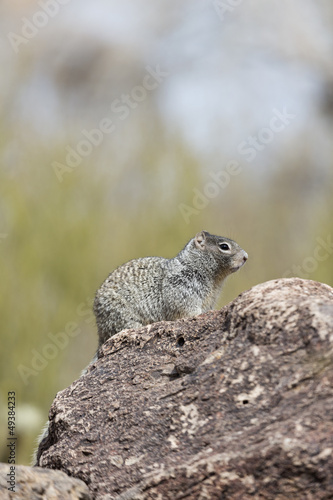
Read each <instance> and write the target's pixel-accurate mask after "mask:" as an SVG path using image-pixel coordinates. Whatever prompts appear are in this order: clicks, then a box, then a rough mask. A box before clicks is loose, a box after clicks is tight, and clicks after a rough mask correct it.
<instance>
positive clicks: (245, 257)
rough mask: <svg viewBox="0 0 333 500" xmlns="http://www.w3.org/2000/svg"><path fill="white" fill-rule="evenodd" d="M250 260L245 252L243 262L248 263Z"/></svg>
mask: <svg viewBox="0 0 333 500" xmlns="http://www.w3.org/2000/svg"><path fill="white" fill-rule="evenodd" d="M248 258H249V256H248V255H247V253H246V252H244V255H243V261H244V262H246V261H247V259H248Z"/></svg>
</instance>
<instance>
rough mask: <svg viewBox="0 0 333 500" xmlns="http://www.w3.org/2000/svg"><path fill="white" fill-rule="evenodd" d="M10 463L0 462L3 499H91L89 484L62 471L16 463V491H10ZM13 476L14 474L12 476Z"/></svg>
mask: <svg viewBox="0 0 333 500" xmlns="http://www.w3.org/2000/svg"><path fill="white" fill-rule="evenodd" d="M9 467H10V466H9V465H8V464H1V463H0V498H1V500H7V499H8V500H9V499H10V500H20V499H22V500H58V499H60V498H61V500H91V498H92V497H91V495H90V493H89V489H88V488H87V486H86V485H85V484H84V483H83V482H82V481H80V480H79V479H74V478H72V477H68V476H67V475H66V474H64V473H63V472H61V471H58V470H48V469H41V468H40V467H34V468H33V467H26V466H25V465H15V480H14V482H15V487H14V488H15V492H13V491H9V490H8V487H9V486H10V484H9V483H7V480H9V479H10V478H9V477H8V476H7V474H9V473H10V469H9ZM12 477H13V476H12Z"/></svg>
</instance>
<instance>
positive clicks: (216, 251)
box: [194, 231, 248, 277]
mask: <svg viewBox="0 0 333 500" xmlns="http://www.w3.org/2000/svg"><path fill="white" fill-rule="evenodd" d="M194 246H195V248H196V249H197V250H199V251H200V252H203V253H208V254H209V255H210V257H211V258H212V259H213V260H214V261H215V262H216V264H217V271H218V274H220V275H221V277H223V276H227V275H228V274H231V273H234V272H236V271H238V269H240V268H241V267H242V266H243V265H244V264H245V262H246V261H247V259H248V255H247V253H246V252H245V250H243V249H242V248H241V247H240V246H239V245H238V244H237V243H236V242H235V241H233V240H230V239H229V238H224V237H223V236H215V235H214V234H210V233H208V232H207V231H201V232H200V233H198V234H196V236H195V237H194Z"/></svg>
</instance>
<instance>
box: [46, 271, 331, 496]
mask: <svg viewBox="0 0 333 500" xmlns="http://www.w3.org/2000/svg"><path fill="white" fill-rule="evenodd" d="M332 345H333V289H332V288H331V287H329V286H328V285H324V284H321V283H317V282H313V281H308V280H301V279H298V278H291V279H281V280H275V281H270V282H267V283H263V284H261V285H258V286H255V287H253V288H252V289H251V290H249V291H246V292H244V293H242V294H241V295H240V296H239V297H237V298H236V299H235V300H234V301H233V302H232V303H231V304H229V305H228V306H226V307H224V308H223V309H221V310H220V311H212V312H209V313H206V314H203V315H201V316H197V317H195V318H191V319H187V320H180V321H176V322H162V323H156V324H154V325H150V326H148V327H145V328H142V329H140V330H136V331H135V330H125V331H123V332H121V333H119V334H117V335H115V336H114V337H112V338H111V339H110V340H109V341H107V342H106V343H105V344H104V346H103V347H102V349H101V350H100V353H99V359H98V360H97V362H96V363H94V364H92V365H91V366H90V368H89V370H88V372H87V374H86V375H84V376H83V377H81V378H80V379H79V380H77V381H76V382H74V383H73V384H72V385H71V386H70V387H69V388H67V389H65V390H64V391H62V392H60V393H58V395H57V397H56V399H55V401H54V403H53V405H52V407H51V410H50V435H49V437H48V438H46V439H45V440H44V441H43V442H42V444H41V447H40V450H39V453H40V454H41V456H40V465H42V466H43V467H48V468H55V469H61V470H63V471H64V472H66V473H67V474H69V475H71V476H74V477H77V478H80V479H82V480H83V481H84V482H85V483H86V484H87V485H88V486H89V489H90V491H91V493H92V496H93V497H94V498H104V499H105V500H106V499H118V500H121V499H122V500H125V499H126V500H129V499H142V500H143V499H153V498H154V499H160V500H162V499H170V500H176V499H223V498H226V499H228V500H229V499H239V500H240V499H241V500H244V499H245V500H246V499H250V498H251V499H278V500H281V499H307V500H310V499H316V500H319V499H329V498H333V363H332V360H333V351H332Z"/></svg>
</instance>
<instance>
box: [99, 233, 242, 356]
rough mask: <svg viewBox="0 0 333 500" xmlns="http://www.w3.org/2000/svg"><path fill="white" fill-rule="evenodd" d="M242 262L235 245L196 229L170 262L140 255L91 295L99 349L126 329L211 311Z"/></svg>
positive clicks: (240, 249)
mask: <svg viewBox="0 0 333 500" xmlns="http://www.w3.org/2000/svg"><path fill="white" fill-rule="evenodd" d="M247 258H248V255H247V253H246V252H245V251H244V250H243V249H242V248H241V247H240V246H239V245H238V244H237V243H236V242H235V241H233V240H230V239H229V238H224V237H222V236H215V235H213V234H209V233H208V232H207V231H201V232H200V233H198V234H197V235H196V236H195V237H194V238H192V239H191V240H190V241H189V242H188V243H187V244H186V245H185V247H184V248H183V249H182V250H181V251H180V252H179V254H178V255H176V257H174V258H172V259H165V258H163V257H144V258H141V259H135V260H131V261H129V262H127V263H126V264H123V265H122V266H120V267H118V268H117V269H115V271H113V272H112V273H111V274H110V275H109V276H108V278H107V279H106V280H105V281H104V283H103V284H102V285H101V287H100V288H99V289H98V290H97V293H96V297H95V302H94V313H95V316H96V322H97V328H98V337H99V347H100V346H101V345H102V344H103V343H104V342H105V341H106V340H107V339H108V338H109V337H111V336H112V335H114V334H115V333H117V332H120V331H121V330H124V329H125V328H139V327H141V326H144V325H149V324H151V323H155V322H156V321H163V320H166V321H173V320H176V319H179V318H187V317H190V316H195V315H197V314H201V313H203V312H205V311H208V310H209V309H212V308H213V307H214V305H215V304H216V301H217V299H218V297H219V294H220V292H221V288H222V285H223V282H224V280H225V278H226V277H227V276H228V275H229V274H231V273H233V272H235V271H238V269H239V268H240V267H241V266H242V265H243V264H245V262H246V260H247Z"/></svg>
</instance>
